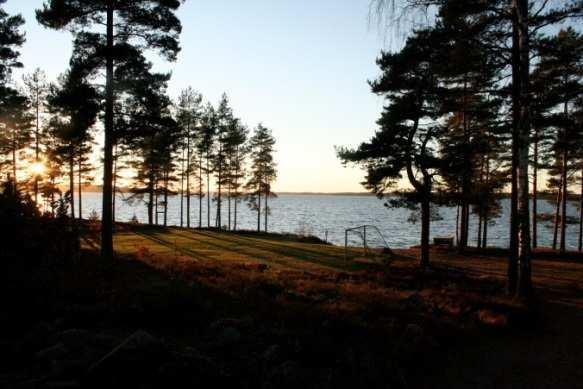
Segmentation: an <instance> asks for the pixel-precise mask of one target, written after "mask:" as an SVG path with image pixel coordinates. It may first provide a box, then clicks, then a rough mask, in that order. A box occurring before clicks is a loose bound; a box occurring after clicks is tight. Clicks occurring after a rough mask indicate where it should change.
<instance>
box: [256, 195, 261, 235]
mask: <svg viewBox="0 0 583 389" xmlns="http://www.w3.org/2000/svg"><path fill="white" fill-rule="evenodd" d="M257 232H261V189H259V190H258V191H257Z"/></svg>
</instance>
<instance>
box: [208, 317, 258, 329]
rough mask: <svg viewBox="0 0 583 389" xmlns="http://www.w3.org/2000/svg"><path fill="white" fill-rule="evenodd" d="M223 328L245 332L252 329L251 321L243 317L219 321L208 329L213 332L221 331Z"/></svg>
mask: <svg viewBox="0 0 583 389" xmlns="http://www.w3.org/2000/svg"><path fill="white" fill-rule="evenodd" d="M225 327H233V328H236V329H238V330H247V329H250V328H252V327H253V319H251V318H250V317H244V318H242V319H234V318H226V319H219V320H217V321H215V322H213V323H212V324H211V325H210V326H209V328H210V329H211V330H214V331H218V330H222V329H224V328H225Z"/></svg>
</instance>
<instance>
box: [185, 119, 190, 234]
mask: <svg viewBox="0 0 583 389" xmlns="http://www.w3.org/2000/svg"><path fill="white" fill-rule="evenodd" d="M186 130H187V132H188V134H187V139H186V228H190V197H191V194H190V173H191V171H190V158H191V155H190V121H189V122H188V124H187V127H186Z"/></svg>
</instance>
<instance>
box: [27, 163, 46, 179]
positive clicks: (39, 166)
mask: <svg viewBox="0 0 583 389" xmlns="http://www.w3.org/2000/svg"><path fill="white" fill-rule="evenodd" d="M28 169H29V171H30V173H31V174H32V175H33V176H40V175H42V174H43V173H44V172H45V165H44V164H43V163H42V162H35V163H33V164H31V165H30V166H29V168H28Z"/></svg>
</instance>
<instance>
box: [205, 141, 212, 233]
mask: <svg viewBox="0 0 583 389" xmlns="http://www.w3.org/2000/svg"><path fill="white" fill-rule="evenodd" d="M209 159H210V155H209V152H208V151H207V153H206V193H207V196H206V218H207V226H208V227H209V228H210V226H211V176H210V174H211V169H210V165H209V163H210V162H209Z"/></svg>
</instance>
